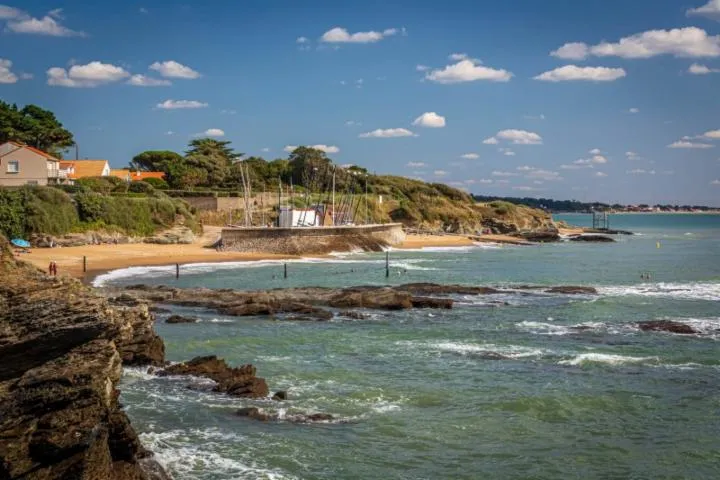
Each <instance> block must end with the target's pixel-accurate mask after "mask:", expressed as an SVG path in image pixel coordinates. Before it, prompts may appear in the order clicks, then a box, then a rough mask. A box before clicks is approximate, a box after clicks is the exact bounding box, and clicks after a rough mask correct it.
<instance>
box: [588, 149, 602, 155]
mask: <svg viewBox="0 0 720 480" xmlns="http://www.w3.org/2000/svg"><path fill="white" fill-rule="evenodd" d="M588 153H589V154H590V155H600V154H601V153H602V150H600V149H599V148H593V149H592V150H590V151H589V152H588Z"/></svg>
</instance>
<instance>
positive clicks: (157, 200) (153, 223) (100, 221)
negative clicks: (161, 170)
mask: <svg viewBox="0 0 720 480" xmlns="http://www.w3.org/2000/svg"><path fill="white" fill-rule="evenodd" d="M138 183H143V182H138ZM144 185H145V187H143V188H145V189H146V190H147V189H152V190H147V191H146V192H144V193H142V194H139V196H138V197H134V196H130V195H132V194H110V195H107V194H106V193H100V192H99V191H93V190H91V189H90V188H87V187H84V188H83V190H82V191H81V192H80V193H77V194H75V195H74V198H73V197H71V196H70V195H69V194H68V193H66V192H63V191H62V190H60V189H57V188H52V187H23V188H19V189H9V188H0V232H1V233H3V234H5V235H6V236H8V237H10V238H14V237H23V238H29V237H30V236H31V235H33V234H48V235H65V234H68V233H72V232H80V231H87V230H106V231H117V232H122V233H125V234H127V235H136V236H146V235H152V234H153V233H155V232H157V231H158V230H161V229H166V228H170V227H172V226H174V225H176V224H177V223H179V222H182V223H183V224H184V225H185V226H187V227H189V228H190V229H192V230H193V231H199V229H200V226H199V224H198V223H197V220H196V219H195V216H194V214H193V213H192V212H191V211H190V209H189V208H188V206H187V204H186V203H185V202H183V201H182V200H180V199H175V198H170V197H167V196H166V195H164V194H161V193H159V192H156V191H155V190H154V189H153V187H152V186H151V185H149V184H144ZM100 187H101V189H102V188H103V186H102V185H101V186H100Z"/></svg>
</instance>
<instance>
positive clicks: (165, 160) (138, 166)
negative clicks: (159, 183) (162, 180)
mask: <svg viewBox="0 0 720 480" xmlns="http://www.w3.org/2000/svg"><path fill="white" fill-rule="evenodd" d="M183 162H185V159H184V158H183V156H182V155H180V154H179V153H175V152H171V151H169V150H148V151H146V152H142V153H140V154H138V155H135V156H134V157H133V159H132V160H131V161H130V169H131V170H136V171H141V172H165V173H168V170H169V167H170V165H171V164H173V163H183Z"/></svg>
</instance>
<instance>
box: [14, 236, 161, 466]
mask: <svg viewBox="0 0 720 480" xmlns="http://www.w3.org/2000/svg"><path fill="white" fill-rule="evenodd" d="M0 278H2V281H1V282H0V359H2V362H0V478H2V479H20V478H22V479H27V480H40V479H42V480H53V479H82V480H95V479H97V480H101V479H102V480H106V479H118V480H130V479H132V480H145V479H147V480H155V479H167V478H169V477H168V476H167V474H166V473H165V472H164V471H163V469H162V467H161V466H160V465H159V464H157V463H156V462H155V461H154V460H153V456H152V453H151V452H149V451H147V450H145V449H144V448H143V447H142V445H141V444H140V442H139V440H138V437H137V434H136V433H135V431H134V429H133V428H132V426H131V425H130V421H129V420H128V418H127V416H126V415H125V412H124V411H123V410H122V407H121V406H120V405H119V403H118V396H119V394H120V392H119V391H118V390H117V388H116V385H117V382H118V381H119V380H120V376H121V374H122V365H123V363H125V364H134V365H142V364H148V365H150V364H154V365H160V364H162V363H163V357H164V346H163V343H162V340H161V339H160V338H159V337H158V336H157V335H156V334H155V332H154V331H153V329H152V322H153V318H152V316H151V315H150V314H149V313H148V311H147V306H145V305H115V306H113V305H110V304H109V303H108V302H107V300H105V299H103V298H101V297H100V296H98V295H96V294H94V293H93V292H91V291H90V290H89V289H87V288H86V287H84V286H82V285H81V284H80V283H79V282H77V281H75V280H71V279H66V278H63V279H58V278H50V277H48V276H46V275H44V274H43V273H42V272H40V271H39V270H37V269H35V268H34V267H31V266H30V265H28V264H25V263H23V262H18V261H16V260H15V259H14V258H13V256H12V253H11V251H10V249H9V246H8V243H7V240H5V239H4V238H3V237H1V236H0Z"/></svg>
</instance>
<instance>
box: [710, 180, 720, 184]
mask: <svg viewBox="0 0 720 480" xmlns="http://www.w3.org/2000/svg"><path fill="white" fill-rule="evenodd" d="M710 185H720V180H717V179H716V180H713V181H712V182H710Z"/></svg>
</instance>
